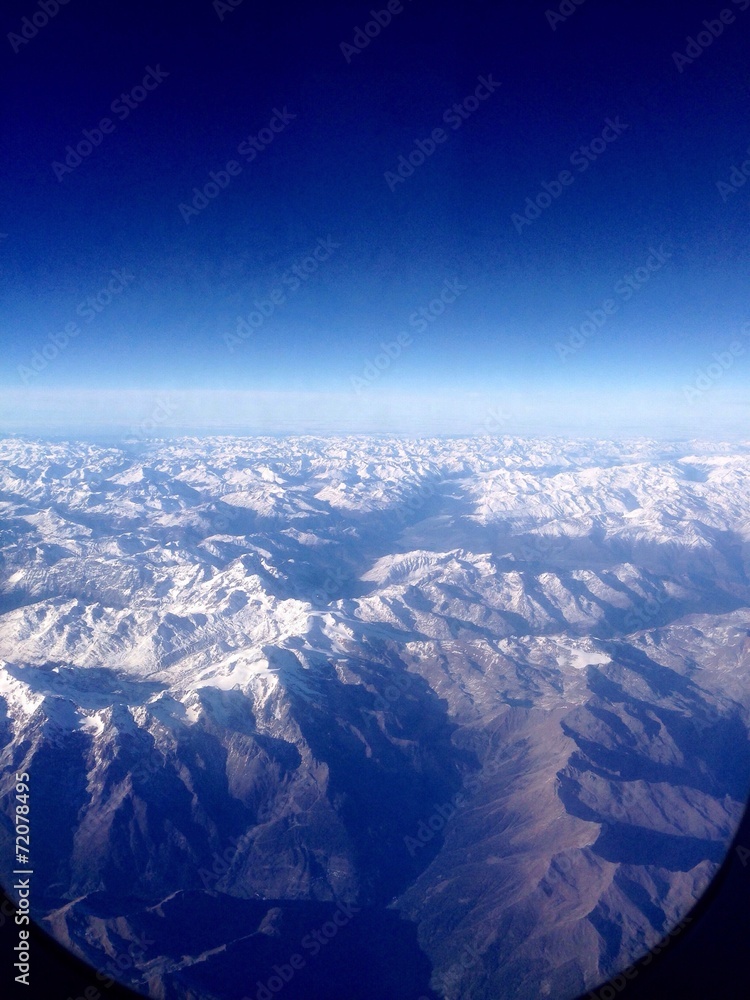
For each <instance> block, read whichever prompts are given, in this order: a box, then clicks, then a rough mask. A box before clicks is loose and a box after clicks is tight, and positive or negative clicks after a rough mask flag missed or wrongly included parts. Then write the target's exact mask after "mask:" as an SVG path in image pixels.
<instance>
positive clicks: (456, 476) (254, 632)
mask: <svg viewBox="0 0 750 1000" xmlns="http://www.w3.org/2000/svg"><path fill="white" fill-rule="evenodd" d="M749 509H750V450H748V447H747V446H740V445H731V446H730V445H725V446H721V445H716V444H707V443H705V442H704V443H702V442H700V441H693V442H690V443H686V444H683V445H677V444H671V445H665V444H660V443H657V442H655V441H652V440H646V439H640V440H632V441H623V442H604V441H584V440H580V441H567V442H565V441H561V440H558V439H550V440H541V439H540V440H534V441H531V440H523V439H515V438H499V437H490V436H485V437H482V438H472V439H456V440H445V439H437V438H422V439H412V440H407V439H395V438H389V437H384V438H366V437H351V436H349V437H347V436H342V437H334V438H327V439H316V438H309V437H308V438H294V437H290V438H278V439H271V438H204V439H195V438H182V439H176V440H174V441H172V442H161V443H159V442H154V443H152V444H145V443H143V442H141V443H137V444H136V443H134V444H131V445H127V446H126V445H120V446H114V445H111V446H103V445H95V444H87V443H83V442H79V443H76V442H66V443H52V442H44V441H32V440H23V439H20V438H16V439H6V440H4V441H2V443H0V514H1V516H2V523H3V531H2V548H1V549H0V559H1V561H0V581H1V590H0V667H1V669H0V708H1V709H2V713H1V718H2V733H1V734H0V735H1V738H0V743H1V744H2V747H3V750H2V754H3V769H2V771H3V788H2V792H3V795H4V798H3V801H10V800H9V798H8V796H10V795H11V793H12V792H13V784H14V782H15V775H16V773H26V774H27V775H28V784H29V786H30V788H31V790H32V792H31V794H32V805H33V803H34V802H38V803H40V804H41V803H42V802H43V803H44V811H42V810H41V809H38V808H37V809H36V810H35V809H33V808H32V810H31V812H32V814H34V820H35V822H34V838H33V855H34V858H33V860H34V865H33V869H34V874H33V886H34V891H33V893H32V909H31V913H32V916H33V917H34V919H35V920H37V921H38V922H39V923H40V924H41V925H42V926H44V927H45V928H46V929H48V930H49V932H50V933H51V934H52V935H53V936H54V937H55V938H57V940H59V941H60V942H62V943H63V944H65V945H66V946H67V947H68V948H69V949H71V950H72V951H73V952H74V953H76V954H78V955H80V956H82V957H84V958H85V959H86V960H87V961H88V962H89V963H90V964H91V965H92V966H93V967H94V968H95V969H97V970H101V971H102V974H106V975H108V976H110V977H112V978H114V979H116V980H118V981H120V982H124V983H127V984H128V985H131V986H132V987H134V988H135V989H136V990H138V991H139V992H141V993H143V994H144V995H147V996H151V997H154V998H157V997H158V998H164V1000H172V998H174V1000H178V998H179V1000H187V998H198V997H200V998H206V1000H242V998H245V997H248V998H252V1000H256V998H257V1000H267V998H268V997H269V996H274V995H276V994H277V993H279V992H281V989H282V988H283V995H284V996H285V997H290V998H292V997H294V998H299V1000H309V998H318V997H319V998H326V1000H351V998H352V997H357V998H360V997H361V998H367V1000H369V998H373V1000H374V998H382V997H388V998H392V1000H417V998H420V997H421V998H430V1000H437V998H442V1000H464V998H468V1000H479V998H487V997H514V998H529V1000H531V998H537V997H544V996H550V997H554V998H559V1000H565V998H568V997H569V998H571V1000H572V998H574V997H576V996H578V995H579V994H582V993H584V992H586V991H588V990H591V989H593V988H595V987H596V986H597V985H598V984H599V983H601V982H602V981H604V980H605V979H607V978H608V977H610V976H612V975H614V974H615V973H617V972H618V971H620V970H622V969H624V968H626V967H627V966H628V965H630V964H631V963H632V962H634V961H636V960H637V959H638V958H639V957H641V956H643V954H644V953H645V952H646V951H647V949H649V948H650V947H651V946H653V945H655V944H656V943H657V942H658V941H659V940H660V939H661V938H662V937H664V935H665V934H667V933H668V932H669V931H670V930H672V929H674V927H675V926H677V925H679V923H680V921H682V920H683V919H684V918H685V917H687V916H689V913H690V910H691V908H692V907H693V905H694V904H695V902H696V900H698V899H699V897H700V896H701V894H702V892H703V891H704V890H705V888H706V887H707V885H708V884H709V881H710V879H711V877H712V875H713V874H714V873H715V872H716V870H717V868H718V866H719V865H720V863H721V861H722V859H723V857H724V855H725V853H726V851H727V849H728V846H729V843H730V841H731V838H732V836H733V833H734V831H735V829H736V827H737V824H738V822H739V819H740V816H741V813H742V811H743V808H744V802H745V799H746V797H747V795H748V791H749V789H750V745H749V744H748V725H749V724H750V721H749V714H748V713H749V711H750V680H749V679H748V678H749V677H750V674H749V673H748V662H749V659H750V639H749V638H748V636H750V578H749V576H748V573H749V571H750V554H749V553H750V549H748V545H747V540H748V537H749V532H750V528H749V527H748V513H747V512H748V510H749ZM6 793H7V794H6ZM11 820H12V817H10V816H9V815H8V814H6V815H4V816H3V821H2V840H3V850H2V852H0V857H2V859H3V861H2V866H3V869H2V872H0V875H1V877H2V880H3V882H4V884H5V885H8V886H9V885H11V884H12V882H13V879H14V875H13V874H12V871H11V869H12V868H13V866H14V862H13V857H14V854H13V843H12V841H13V836H14V830H13V823H12V821H11ZM364 968H366V969H367V970H368V971H367V976H363V975H362V971H361V970H362V969H364Z"/></svg>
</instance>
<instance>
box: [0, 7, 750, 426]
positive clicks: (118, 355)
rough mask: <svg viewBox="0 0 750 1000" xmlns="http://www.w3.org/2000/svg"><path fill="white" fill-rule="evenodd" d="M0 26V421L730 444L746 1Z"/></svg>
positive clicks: (98, 12) (16, 13)
mask: <svg viewBox="0 0 750 1000" xmlns="http://www.w3.org/2000/svg"><path fill="white" fill-rule="evenodd" d="M665 6H668V5H665ZM743 8H747V9H743ZM2 20H3V34H4V35H5V38H4V39H0V43H1V44H2V45H4V49H5V51H4V54H3V59H2V71H1V72H2V85H3V89H4V93H5V102H4V107H3V109H2V112H1V114H2V116H3V119H4V120H3V128H2V136H3V139H2V144H3V147H4V148H3V156H2V158H1V160H0V182H1V185H2V191H3V193H4V197H3V199H2V203H1V207H0V302H1V303H2V306H1V309H2V312H1V314H0V315H1V324H0V433H19V432H20V433H26V432H31V433H36V434H44V433H50V434H52V433H67V432H71V433H73V432H75V433H76V434H85V433H90V434H95V433H98V432H116V433H118V434H127V435H130V436H137V437H138V436H153V435H160V434H171V433H178V432H189V433H200V432H202V431H210V432H212V433H215V432H217V431H227V432H243V433H244V432H247V433H254V432H262V433H295V432H299V433H309V432H311V431H314V432H316V433H327V432H335V433H339V432H357V433H359V432H371V431H374V432H380V431H387V432H389V433H398V432H404V433H410V434H413V433H424V434H431V433H438V434H447V433H450V434H469V433H491V434H495V433H503V434H512V433H538V434H544V433H550V434H556V433H575V434H586V433H590V434H592V435H603V434H612V435H614V434H624V433H628V434H630V433H633V434H639V433H645V434H649V435H651V436H660V435H661V436H667V437H673V436H681V435H690V436H694V435H697V434H704V435H715V436H721V437H725V438H734V437H737V436H743V435H746V431H745V427H746V426H747V415H748V402H750V397H748V392H747V389H748V386H749V385H750V301H748V295H747V287H748V282H747V278H748V263H749V262H750V258H749V256H748V238H749V227H748V221H749V217H750V184H747V183H746V181H747V179H748V175H750V125H748V120H749V119H748V114H747V111H748V105H749V104H750V86H749V84H750V71H749V70H748V69H747V60H746V51H747V39H748V29H749V27H750V0H726V2H725V6H723V7H722V6H721V0H719V2H717V3H716V4H709V3H707V2H701V3H698V2H692V0H690V2H686V3H683V4H681V5H679V7H678V8H677V7H676V6H675V7H674V8H673V9H667V10H654V9H653V5H652V4H649V3H639V2H634V0H607V2H606V3H605V2H604V0H583V2H581V3H579V4H576V3H574V2H573V0H562V2H561V3H560V4H556V3H552V4H550V5H549V6H547V5H546V4H545V3H544V2H540V3H536V2H533V0H532V2H530V3H524V4H523V5H522V4H519V3H517V2H513V3H504V2H497V0H493V2H484V0H469V2H464V3H461V4H458V3H450V4H449V3H443V2H441V0H431V2H429V3H428V2H427V0H390V3H388V2H382V0H381V2H379V3H375V4H374V5H373V4H372V3H367V2H364V3H324V4H316V5H310V4H304V5H303V4H299V3H284V2H281V3H278V4H276V5H260V4H258V3H253V2H252V0H231V3H230V2H226V3H225V2H221V0H217V2H212V0H196V2H195V3H193V4H191V5H190V6H189V7H188V6H186V5H181V4H170V3H166V2H163V0H162V2H154V0H150V2H149V3H141V2H138V0H135V2H129V3H127V4H112V3H101V2H98V3H94V2H88V0H68V2H67V3H62V4H59V3H57V2H56V0H44V2H32V0H9V2H8V3H6V4H5V5H4V7H3V13H2ZM743 164H745V166H746V171H745V172H743V169H742V167H743Z"/></svg>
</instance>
